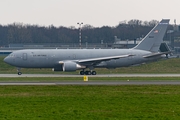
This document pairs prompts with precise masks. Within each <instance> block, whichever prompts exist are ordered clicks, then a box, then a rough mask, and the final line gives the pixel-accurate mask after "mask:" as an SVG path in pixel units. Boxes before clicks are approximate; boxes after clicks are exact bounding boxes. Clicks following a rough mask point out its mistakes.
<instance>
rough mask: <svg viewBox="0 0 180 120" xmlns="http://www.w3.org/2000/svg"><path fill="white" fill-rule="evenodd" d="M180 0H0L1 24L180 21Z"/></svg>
mask: <svg viewBox="0 0 180 120" xmlns="http://www.w3.org/2000/svg"><path fill="white" fill-rule="evenodd" d="M179 6H180V0H0V24H1V25H7V24H11V23H14V22H21V23H24V24H38V25H41V26H49V25H54V26H65V27H70V26H75V27H78V25H77V22H83V23H84V24H89V25H92V26H94V27H101V26H106V25H107V26H116V25H118V24H119V22H120V21H124V20H127V21H128V20H131V19H138V20H142V21H146V20H147V21H150V20H158V21H160V20H161V19H162V18H169V19H171V22H170V23H171V24H173V23H174V19H176V23H177V24H180V11H179V8H180V7H179Z"/></svg>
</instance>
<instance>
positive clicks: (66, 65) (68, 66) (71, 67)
mask: <svg viewBox="0 0 180 120" xmlns="http://www.w3.org/2000/svg"><path fill="white" fill-rule="evenodd" d="M83 68H86V66H82V65H79V64H77V63H75V62H72V61H65V62H63V66H62V69H63V71H66V72H71V71H76V70H78V69H83Z"/></svg>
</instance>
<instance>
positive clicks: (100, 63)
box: [4, 20, 169, 71]
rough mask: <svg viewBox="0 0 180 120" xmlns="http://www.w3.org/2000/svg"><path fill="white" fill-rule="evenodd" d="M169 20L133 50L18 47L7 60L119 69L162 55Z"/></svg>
mask: <svg viewBox="0 0 180 120" xmlns="http://www.w3.org/2000/svg"><path fill="white" fill-rule="evenodd" d="M168 23H169V20H162V21H161V22H160V23H159V24H158V25H157V26H155V27H154V28H153V29H152V30H151V31H150V32H149V33H148V34H147V35H146V37H145V38H144V39H143V40H142V41H141V42H140V43H139V44H138V45H137V46H136V47H134V48H132V49H29V50H18V51H14V52H13V53H11V54H10V55H9V56H7V57H6V58H5V59H4V61H5V62H6V63H8V64H10V65H13V66H16V67H19V68H56V69H58V70H64V71H66V69H67V71H71V70H72V71H73V70H74V69H75V70H76V69H79V68H80V69H84V68H90V69H91V70H92V69H93V68H97V67H103V68H117V67H126V66H131V65H136V64H141V63H145V62H149V61H154V60H157V59H160V58H161V57H162V54H161V53H159V52H158V50H159V47H160V44H161V43H162V42H163V36H164V34H165V31H166V29H167V26H168ZM154 53H156V54H154ZM144 56H148V57H144ZM149 56H150V57H149ZM76 67H77V68H76Z"/></svg>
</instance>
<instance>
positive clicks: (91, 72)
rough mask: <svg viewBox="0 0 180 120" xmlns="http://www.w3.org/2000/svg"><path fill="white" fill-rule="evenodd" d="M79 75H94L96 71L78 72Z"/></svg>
mask: <svg viewBox="0 0 180 120" xmlns="http://www.w3.org/2000/svg"><path fill="white" fill-rule="evenodd" d="M79 73H80V75H96V71H84V70H82V71H80V72H79Z"/></svg>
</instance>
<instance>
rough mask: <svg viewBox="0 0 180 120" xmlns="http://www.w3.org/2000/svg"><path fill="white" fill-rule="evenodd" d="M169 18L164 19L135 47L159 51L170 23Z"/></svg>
mask: <svg viewBox="0 0 180 120" xmlns="http://www.w3.org/2000/svg"><path fill="white" fill-rule="evenodd" d="M169 21H170V20H169V19H162V20H161V22H160V23H159V24H157V25H156V26H155V27H154V28H153V29H152V30H151V31H150V32H149V33H148V34H147V35H146V36H145V37H144V38H143V39H142V41H141V42H140V43H139V44H138V45H137V46H135V47H134V48H133V49H140V50H146V51H151V52H158V51H159V47H160V45H161V43H162V42H163V37H164V35H165V33H166V29H167V27H168V25H169Z"/></svg>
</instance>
